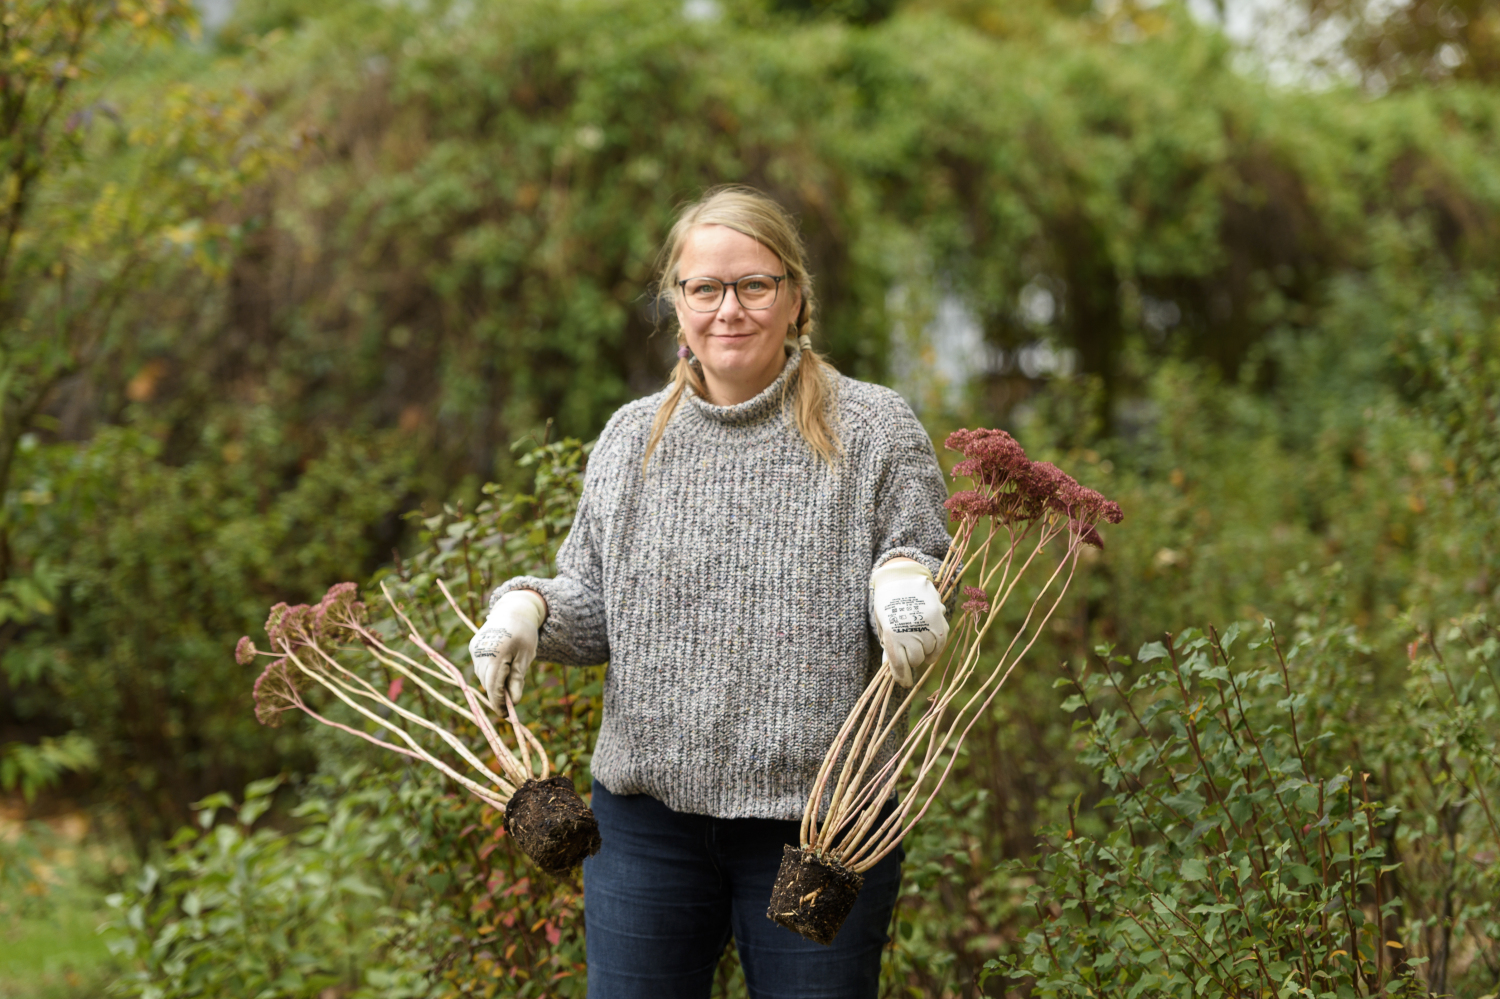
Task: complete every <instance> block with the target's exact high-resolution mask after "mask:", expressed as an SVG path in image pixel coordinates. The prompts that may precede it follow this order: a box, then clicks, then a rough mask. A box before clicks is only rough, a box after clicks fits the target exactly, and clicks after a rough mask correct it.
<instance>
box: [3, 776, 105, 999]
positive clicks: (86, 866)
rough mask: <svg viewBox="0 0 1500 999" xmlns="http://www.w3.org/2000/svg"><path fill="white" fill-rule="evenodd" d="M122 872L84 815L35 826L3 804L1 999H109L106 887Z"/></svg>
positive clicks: (14, 805)
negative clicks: (104, 998) (104, 931)
mask: <svg viewBox="0 0 1500 999" xmlns="http://www.w3.org/2000/svg"><path fill="white" fill-rule="evenodd" d="M126 868H127V862H126V859H125V857H124V855H123V852H122V851H121V850H120V849H118V848H117V847H116V846H114V845H113V844H112V843H111V842H110V841H109V839H108V837H107V836H105V835H103V834H101V833H100V832H99V831H98V830H97V829H96V828H95V823H93V822H91V821H90V819H89V817H88V816H87V815H86V814H84V813H82V812H78V811H70V812H63V813H60V814H56V815H53V816H50V817H48V818H47V819H45V820H33V819H28V818H27V816H26V811H25V809H24V808H23V807H22V806H21V804H20V802H19V801H15V800H9V801H4V802H0V999H82V997H85V996H103V995H105V994H106V988H107V984H108V981H109V979H110V978H111V977H112V976H113V972H114V966H113V963H112V961H111V957H110V953H109V950H108V948H107V947H106V946H105V943H104V940H103V938H102V937H100V936H99V934H98V932H97V931H98V927H99V924H100V923H101V922H103V920H104V919H105V918H106V915H107V913H108V910H107V908H106V906H105V904H104V896H105V894H106V893H107V891H106V889H105V887H104V884H105V882H106V880H107V879H108V878H109V877H110V876H111V875H118V874H120V873H123V871H124V870H125V869H126Z"/></svg>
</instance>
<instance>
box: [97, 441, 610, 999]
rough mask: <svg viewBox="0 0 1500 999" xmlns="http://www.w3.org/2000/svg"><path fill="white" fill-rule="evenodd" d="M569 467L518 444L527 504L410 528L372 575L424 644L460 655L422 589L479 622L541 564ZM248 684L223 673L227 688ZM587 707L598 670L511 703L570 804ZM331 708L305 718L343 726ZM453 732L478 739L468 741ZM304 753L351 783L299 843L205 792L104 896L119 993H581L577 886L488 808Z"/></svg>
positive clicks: (328, 755)
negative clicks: (224, 814) (118, 889)
mask: <svg viewBox="0 0 1500 999" xmlns="http://www.w3.org/2000/svg"><path fill="white" fill-rule="evenodd" d="M585 454H586V451H585V449H584V447H583V446H582V445H580V444H579V442H578V441H576V440H565V441H560V442H557V443H554V444H549V445H544V446H542V447H539V448H536V449H534V450H532V451H531V452H530V453H528V454H526V455H524V456H523V457H522V458H521V459H520V461H519V464H520V465H521V467H523V468H527V469H531V470H534V475H535V477H534V485H533V487H532V489H531V490H530V491H525V492H511V493H504V492H502V491H501V490H499V489H498V488H494V487H487V490H486V492H487V494H488V495H487V498H486V499H484V500H483V501H482V502H480V503H479V504H478V505H477V506H476V507H475V509H474V510H473V511H472V512H466V511H464V510H463V509H462V508H460V507H458V506H450V507H446V508H445V509H444V510H443V511H442V512H440V513H438V514H435V515H432V516H430V517H420V518H418V520H419V528H420V537H421V543H422V546H421V548H420V550H419V551H417V552H416V553H415V554H413V555H412V556H410V557H408V558H406V559H404V560H402V561H401V562H400V564H399V565H398V566H397V567H396V569H395V570H394V571H391V572H389V574H385V573H383V574H382V576H383V577H384V579H385V581H386V583H387V585H389V586H391V587H392V589H393V592H395V593H396V594H397V595H398V597H399V599H400V600H401V601H402V602H403V604H404V606H405V609H406V612H407V613H408V614H411V615H413V617H414V619H415V620H419V621H421V622H422V623H423V625H424V626H425V627H426V628H428V629H429V630H428V631H427V633H426V637H427V638H428V640H429V641H433V644H434V645H436V646H438V647H440V648H446V649H449V650H459V651H460V652H461V651H462V649H463V648H464V647H465V646H466V645H467V643H468V639H469V632H468V629H467V628H466V627H465V626H464V625H463V624H462V623H461V622H459V621H458V620H457V619H456V618H455V617H454V615H453V614H452V613H451V612H450V611H449V609H448V606H447V603H446V600H445V599H444V598H443V597H442V595H441V593H440V591H439V590H438V588H437V585H436V580H437V579H439V578H441V579H443V580H444V581H445V582H446V583H447V584H448V586H449V588H450V590H451V591H452V592H453V594H454V596H455V597H456V599H458V600H459V601H460V603H461V604H462V605H464V606H466V608H467V609H468V611H469V613H470V615H471V616H473V617H478V618H482V617H483V614H484V597H485V595H486V594H487V593H488V592H489V590H490V589H492V588H493V587H494V586H495V585H496V584H498V583H499V582H502V581H503V580H505V579H507V578H509V577H510V576H513V575H517V574H520V573H523V572H534V571H539V570H541V569H542V568H543V567H544V566H548V565H550V564H551V561H552V559H553V557H554V555H555V552H556V548H557V546H558V544H559V543H560V542H561V539H562V537H563V536H564V534H565V533H566V531H567V529H568V527H569V526H570V525H571V523H572V517H573V511H574V509H575V507H576V504H577V499H578V492H579V489H580V487H581V475H582V469H583V464H584V459H585ZM370 606H371V608H372V610H373V611H374V615H375V616H374V617H373V619H372V627H376V628H383V629H392V630H393V631H394V629H395V628H396V627H397V626H398V624H399V623H398V622H397V621H395V620H394V619H393V618H392V617H391V616H390V615H389V611H388V610H386V611H384V614H385V615H386V616H385V617H384V618H382V617H381V613H382V604H381V603H380V602H379V601H377V600H371V601H370ZM223 654H224V655H225V656H226V658H227V657H228V655H229V650H228V649H227V648H226V649H225V650H224V653H223ZM371 667H372V672H371V674H370V676H369V679H371V680H372V681H375V682H379V683H380V684H381V686H382V687H388V686H389V684H390V683H391V681H392V679H394V677H392V676H388V675H385V674H384V673H383V672H380V670H381V669H382V668H381V667H379V666H378V664H375V663H373V662H372V663H371ZM255 669H256V668H255V667H251V668H249V669H248V670H241V671H240V675H239V677H238V681H237V682H238V683H239V685H240V688H241V689H242V690H243V691H245V692H248V690H249V688H250V684H251V682H252V681H253V680H254V671H255ZM543 692H545V693H543ZM398 696H399V695H398ZM601 698H602V676H601V675H600V674H599V672H598V671H597V670H572V671H563V672H561V673H560V674H558V675H541V674H538V675H537V676H535V677H534V678H533V681H532V686H531V689H530V691H529V692H528V696H527V697H525V698H524V699H523V701H522V703H521V705H520V710H522V711H523V712H525V713H526V721H527V724H528V725H529V726H530V727H531V728H532V730H533V731H534V732H535V733H536V734H537V736H538V737H539V738H540V739H541V741H542V744H543V745H544V746H546V747H547V748H548V749H549V751H551V752H553V753H555V755H556V759H555V764H556V767H557V769H558V770H559V771H561V772H564V773H569V774H570V775H571V776H572V777H573V778H574V782H575V784H576V785H578V786H579V787H580V788H581V789H583V790H585V791H586V789H587V787H588V769H587V768H588V756H589V750H590V748H591V741H592V740H591V733H592V731H593V729H594V728H595V727H596V725H597V719H598V713H599V711H600V709H601ZM338 707H339V706H338V705H337V702H335V703H334V704H333V705H331V706H326V707H324V706H320V710H326V711H327V712H328V713H329V714H331V715H335V716H337V717H339V718H340V720H342V721H345V722H347V723H350V724H360V719H359V718H358V717H357V716H355V715H353V714H352V713H347V714H339V711H338ZM243 710H244V711H246V712H247V713H248V712H249V707H248V704H246V705H245V706H244V708H243ZM454 734H456V735H458V736H459V737H460V738H461V739H466V740H467V741H468V742H469V743H470V744H472V745H474V746H476V747H477V746H481V745H482V744H483V743H482V739H481V737H480V735H479V733H478V731H477V729H475V730H472V731H470V730H464V729H454ZM314 741H315V743H316V744H317V745H318V747H319V756H320V757H321V758H323V759H324V761H325V768H326V767H339V766H345V767H350V768H352V770H351V773H352V774H359V775H360V776H357V777H356V776H346V777H343V778H342V779H341V780H339V781H333V780H332V779H331V778H329V777H324V778H322V779H321V780H320V781H319V782H317V783H315V785H314V786H313V787H312V788H311V789H310V790H309V791H308V792H307V793H305V794H304V797H303V800H302V803H301V804H300V805H299V806H298V807H297V809H295V810H294V817H295V818H300V819H302V820H303V821H304V825H303V828H302V829H301V830H300V831H298V832H296V833H279V832H276V831H274V830H271V829H265V828H262V829H258V830H256V829H252V825H253V823H255V821H256V820H257V819H261V818H262V815H263V813H264V811H265V808H266V803H267V801H268V799H267V797H266V795H267V794H268V793H269V789H270V788H271V786H272V785H271V784H270V783H260V784H255V785H252V786H251V789H250V790H249V791H247V803H246V804H245V805H242V806H241V808H240V811H239V812H238V813H237V814H236V815H235V816H234V818H233V819H232V820H230V821H228V822H221V823H219V824H217V825H216V824H215V822H214V809H216V808H218V807H223V806H226V805H230V804H232V803H231V802H229V801H228V799H227V798H224V797H220V796H210V798H208V799H205V801H204V802H201V803H200V805H201V806H202V810H201V811H200V825H201V826H202V827H203V829H204V831H203V832H195V831H191V830H189V831H187V832H184V833H182V834H179V836H178V837H177V838H176V839H174V840H173V841H172V842H171V843H169V844H168V850H169V851H170V852H169V856H168V859H167V860H166V861H164V862H163V863H161V864H158V865H156V866H154V867H153V868H151V869H150V870H149V871H148V873H147V874H146V875H145V876H143V878H142V880H141V881H139V882H138V883H137V884H136V885H135V886H134V887H133V889H132V890H131V891H129V892H125V893H122V894H121V895H120V897H119V898H118V899H116V902H115V904H116V905H117V907H118V908H120V909H121V911H122V913H123V914H124V915H123V917H122V919H121V920H118V921H117V922H116V925H115V929H116V933H117V934H118V936H119V939H120V940H121V941H123V942H122V943H120V944H119V945H118V946H119V952H120V953H121V954H122V955H123V956H125V957H127V958H128V959H129V960H130V961H131V962H132V965H133V971H132V973H131V978H130V979H129V982H130V984H129V986H128V990H129V992H130V994H134V995H142V996H153V997H161V999H167V997H173V996H187V995H197V994H202V993H201V991H199V990H204V989H206V990H209V991H213V990H215V989H224V990H227V991H231V992H233V993H234V994H255V992H256V991H257V990H258V989H274V990H275V991H276V994H278V995H288V996H316V995H318V994H319V992H320V990H321V989H323V988H326V987H333V986H337V987H340V988H343V989H346V990H349V991H350V992H351V994H355V995H364V994H369V995H375V994H381V995H395V996H399V995H492V994H494V990H495V989H496V988H501V987H503V988H504V989H505V993H506V994H507V995H516V996H538V995H572V994H575V993H580V994H581V989H582V975H581V971H582V964H583V936H582V933H583V920H582V906H581V894H580V891H579V886H578V885H577V884H574V883H569V882H564V881H557V880H553V879H549V878H547V877H545V876H544V875H541V874H540V873H539V872H537V871H536V870H535V868H534V867H533V866H532V865H531V864H530V862H529V861H528V860H527V859H526V857H525V855H524V854H522V853H521V852H520V850H519V849H517V848H515V847H514V846H513V845H512V843H511V841H510V840H509V838H508V837H506V836H505V835H504V833H503V831H502V829H501V826H500V821H499V819H500V816H499V814H498V813H497V812H495V811H494V810H493V809H491V808H488V807H487V806H483V805H480V804H479V803H478V802H476V801H474V800H473V799H471V798H469V797H468V796H467V795H466V794H463V793H461V790H460V789H458V788H457V787H456V786H447V784H446V782H444V781H443V780H441V779H440V778H438V777H437V776H436V775H435V774H434V773H433V772H432V771H430V770H428V769H427V768H425V767H416V766H407V765H404V764H403V763H402V762H401V761H400V760H399V759H397V760H396V761H395V762H393V761H392V758H391V757H390V754H384V753H380V752H379V751H378V750H375V749H367V748H366V747H365V745H364V744H363V743H360V742H359V741H358V740H355V739H352V738H349V737H347V736H341V735H338V734H337V733H333V732H330V731H325V732H320V733H317V734H315V736H314ZM351 838H353V839H360V840H361V842H359V843H358V844H351V843H350V840H351ZM235 879H238V880H235ZM263 894H265V895H269V896H274V897H273V898H272V900H271V901H270V903H269V905H270V906H271V908H272V909H273V910H276V911H278V912H280V915H279V917H278V918H277V919H275V920H267V919H264V918H262V917H260V916H254V915H253V913H252V909H253V907H254V906H255V905H257V904H260V903H258V902H257V899H258V898H259V897H260V896H261V895H263ZM377 900H379V902H380V903H383V904H377ZM277 907H280V908H279V909H278V908H277ZM225 951H232V952H234V953H236V954H241V953H242V954H244V955H246V956H245V957H244V958H243V960H241V961H239V962H238V963H237V964H234V965H233V966H230V965H229V964H228V962H220V964H222V965H223V966H222V967H221V966H220V965H216V964H215V963H214V961H213V959H212V955H213V954H215V953H217V952H225ZM330 955H334V956H336V957H337V958H338V960H336V961H334V960H330ZM210 986H212V987H211V988H210Z"/></svg>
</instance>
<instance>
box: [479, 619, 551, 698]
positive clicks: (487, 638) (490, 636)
mask: <svg viewBox="0 0 1500 999" xmlns="http://www.w3.org/2000/svg"><path fill="white" fill-rule="evenodd" d="M546 617H547V604H546V603H545V602H544V601H543V600H542V598H541V597H539V596H537V595H536V594H535V593H533V592H531V591H530V590H511V591H510V592H509V593H507V594H506V595H505V596H503V597H501V598H500V599H499V600H496V601H495V604H494V606H492V607H491V608H490V616H489V617H487V618H485V619H484V627H483V628H480V629H479V631H477V632H475V634H474V637H473V638H471V639H469V658H470V659H472V660H474V673H475V675H476V676H478V677H479V682H480V684H481V685H483V687H484V691H485V693H487V694H489V695H490V706H491V707H493V708H494V709H495V710H496V711H497V712H500V713H502V714H503V713H504V711H505V690H506V688H507V687H509V688H510V699H511V700H512V701H519V700H520V699H521V688H522V687H524V686H525V684H526V671H527V670H528V669H529V668H530V667H531V660H533V659H535V658H536V643H537V638H538V636H539V634H540V633H541V630H542V621H543V620H545V619H546Z"/></svg>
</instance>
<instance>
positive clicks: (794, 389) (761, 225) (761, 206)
mask: <svg viewBox="0 0 1500 999" xmlns="http://www.w3.org/2000/svg"><path fill="white" fill-rule="evenodd" d="M700 225H722V226H725V227H727V228H730V229H733V230H734V231H735V232H738V233H742V234H744V235H746V236H749V237H750V238H751V239H753V240H755V241H756V242H757V243H759V244H760V245H762V246H764V247H765V248H766V249H768V250H770V251H771V252H772V253H774V254H776V257H777V259H779V260H780V261H781V264H782V267H784V268H785V269H786V274H787V278H788V280H789V281H790V282H791V283H792V284H793V285H794V286H795V287H796V289H797V291H799V292H800V293H801V295H802V308H801V309H800V310H799V311H798V313H797V322H796V329H795V330H789V331H788V333H789V335H790V336H791V337H792V338H793V339H794V340H798V341H799V342H801V343H803V344H804V346H803V348H802V360H801V363H800V364H799V365H798V368H797V371H796V372H795V373H794V374H793V375H792V377H791V378H789V379H787V382H786V384H785V385H784V386H783V387H782V403H783V405H785V404H786V402H787V396H788V395H790V396H791V408H792V418H793V420H794V421H795V423H796V424H797V432H798V433H799V434H801V435H802V439H803V440H804V441H806V442H807V446H808V447H810V448H811V449H812V451H813V453H814V454H816V455H817V456H818V457H819V458H821V459H822V460H823V461H825V462H827V463H828V464H829V465H832V464H833V463H834V461H835V460H836V459H837V458H838V455H839V450H840V448H839V440H838V434H837V433H836V432H835V431H834V429H833V426H832V425H831V424H830V423H829V421H828V402H829V397H830V395H831V394H832V383H833V376H834V375H835V374H836V372H835V370H834V367H833V365H831V364H829V363H828V362H827V361H826V360H824V359H823V358H822V357H820V356H819V355H818V353H817V352H816V351H814V350H812V349H810V348H808V347H807V346H805V345H806V343H807V341H805V340H801V339H800V338H801V337H810V336H812V334H813V329H814V326H815V320H814V317H815V316H816V314H817V299H816V298H815V297H814V296H813V282H812V275H811V274H809V273H808V271H807V250H806V249H805V248H804V247H803V245H802V235H801V233H799V232H798V231H797V224H796V222H794V221H793V220H792V217H791V216H790V215H789V214H787V211H786V209H784V208H782V207H781V205H779V204H777V203H776V202H775V201H773V200H771V199H770V198H768V197H766V196H765V195H764V194H762V193H761V192H759V191H757V190H755V189H754V188H751V187H741V186H738V185H734V184H726V185H723V186H721V187H715V188H711V189H710V190H708V191H707V192H705V193H704V195H703V197H702V198H700V199H699V200H697V201H695V202H693V203H692V204H690V205H688V206H686V207H685V208H683V209H682V211H680V212H679V213H678V215H677V221H676V222H675V223H674V224H673V225H672V231H671V232H670V233H668V234H667V242H666V245H665V246H663V247H662V251H661V256H660V258H659V263H658V266H657V280H656V287H655V292H656V301H657V305H658V308H659V309H660V310H661V311H662V312H663V313H670V314H671V315H673V316H675V315H676V310H675V308H673V306H674V305H675V304H676V301H677V264H678V261H680V260H681V259H682V248H683V244H684V243H686V242H687V236H688V233H689V232H691V231H692V230H693V229H694V228H695V227H696V226H700ZM677 342H678V343H679V344H681V343H684V342H685V340H684V337H683V335H682V330H681V329H678V331H677ZM689 387H691V388H692V390H693V391H694V392H696V393H698V395H699V396H700V397H702V398H704V399H707V398H708V397H709V395H708V386H707V384H705V382H704V381H703V371H702V370H701V369H700V368H699V367H697V366H695V365H693V364H691V363H689V360H688V359H687V358H685V357H680V358H678V361H677V367H675V368H674V369H673V370H672V383H671V391H669V392H668V393H667V397H666V399H665V400H663V401H662V404H661V407H660V408H659V409H657V411H656V419H655V420H653V421H652V423H651V436H650V437H649V438H647V440H646V454H645V457H643V458H642V459H641V468H642V469H644V468H645V467H646V465H647V463H649V462H650V461H651V453H652V452H653V451H655V450H656V446H657V445H658V444H660V443H661V438H662V435H663V434H664V433H666V430H667V423H668V422H669V421H670V420H671V419H672V414H673V413H675V412H676V411H677V406H678V404H679V403H680V402H681V401H682V394H683V392H685V391H686V390H687V389H688V388H689Z"/></svg>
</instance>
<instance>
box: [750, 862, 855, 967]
mask: <svg viewBox="0 0 1500 999" xmlns="http://www.w3.org/2000/svg"><path fill="white" fill-rule="evenodd" d="M864 883H865V878H864V875H862V874H856V873H855V872H854V871H851V870H849V868H847V867H845V866H844V865H843V864H840V863H839V862H838V861H836V860H833V859H831V858H828V857H820V856H818V855H817V854H815V853H813V852H812V851H810V850H802V849H798V848H797V847H794V846H792V845H791V844H788V845H787V846H786V848H785V850H784V852H783V855H782V858H781V870H780V871H778V872H777V874H776V883H775V884H774V885H773V886H772V888H771V907H770V908H769V909H767V910H766V917H767V918H768V919H770V920H772V921H773V922H775V923H777V924H779V925H781V926H785V927H786V928H787V929H789V930H792V931H794V932H796V933H800V934H801V935H802V936H804V937H806V938H807V939H809V940H812V941H814V942H816V943H820V944H822V945H824V946H825V947H826V946H828V945H829V944H831V943H833V938H834V937H835V936H837V935H838V932H839V927H841V926H843V925H844V920H845V919H848V918H849V912H850V910H852V909H853V908H854V900H855V899H857V898H858V897H859V889H860V888H861V887H862V886H863V885H864Z"/></svg>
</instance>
